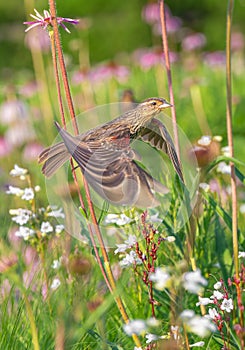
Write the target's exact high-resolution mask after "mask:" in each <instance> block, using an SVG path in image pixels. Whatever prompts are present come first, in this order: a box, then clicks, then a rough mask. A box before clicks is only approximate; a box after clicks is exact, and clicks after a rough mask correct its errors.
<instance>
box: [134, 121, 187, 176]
mask: <svg viewBox="0 0 245 350" xmlns="http://www.w3.org/2000/svg"><path fill="white" fill-rule="evenodd" d="M137 138H138V139H141V140H143V141H144V142H147V143H149V144H150V145H151V146H153V147H155V148H156V149H158V150H160V151H163V152H165V153H166V154H167V155H168V156H169V158H170V160H171V162H172V164H173V166H174V169H175V171H176V173H177V174H178V176H179V177H180V179H181V181H182V182H184V178H183V173H182V170H181V165H180V162H179V159H178V156H177V153H176V150H175V147H174V144H173V141H172V139H171V136H170V134H169V132H168V130H167V129H166V127H165V126H164V125H163V124H162V123H161V122H160V121H159V120H158V119H155V118H153V119H152V121H151V122H150V123H149V124H148V125H147V127H142V128H141V129H140V132H139V133H138V136H137Z"/></svg>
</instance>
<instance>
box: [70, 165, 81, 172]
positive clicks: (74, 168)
mask: <svg viewBox="0 0 245 350" xmlns="http://www.w3.org/2000/svg"><path fill="white" fill-rule="evenodd" d="M78 168H80V167H79V165H77V166H75V167H74V166H73V167H72V169H71V170H72V171H75V170H77V169H78Z"/></svg>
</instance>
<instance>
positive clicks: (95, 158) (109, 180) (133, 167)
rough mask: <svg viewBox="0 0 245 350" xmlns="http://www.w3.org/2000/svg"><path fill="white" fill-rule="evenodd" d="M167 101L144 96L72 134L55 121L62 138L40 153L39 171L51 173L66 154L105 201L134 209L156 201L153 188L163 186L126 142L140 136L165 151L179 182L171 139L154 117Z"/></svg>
mask: <svg viewBox="0 0 245 350" xmlns="http://www.w3.org/2000/svg"><path fill="white" fill-rule="evenodd" d="M171 106H172V105H171V104H170V103H169V102H167V101H166V100H165V99H163V98H160V97H153V98H148V99H146V100H144V101H143V102H141V103H139V104H137V105H136V106H135V107H133V108H132V109H130V110H129V111H126V112H125V113H123V114H122V115H120V116H119V117H117V118H115V119H113V120H111V121H109V122H107V123H105V124H102V125H99V126H97V127H95V128H93V129H91V130H88V131H87V132H85V133H82V134H79V135H77V136H72V135H71V134H70V133H68V132H67V131H66V130H65V129H63V128H61V126H60V125H59V124H58V123H57V122H55V125H56V127H57V129H58V132H59V134H60V136H61V138H62V140H63V141H62V142H59V143H57V144H55V145H53V146H51V147H48V148H46V149H44V150H43V151H42V152H41V153H40V155H39V158H38V162H39V163H44V164H43V166H42V173H43V174H44V175H45V176H46V177H47V178H49V177H51V176H52V175H53V174H54V173H55V172H56V170H57V169H58V168H60V167H61V166H62V165H63V164H64V163H65V162H66V161H67V160H69V159H71V157H72V158H73V159H74V160H75V161H76V163H77V165H78V167H80V168H81V170H82V173H83V175H84V177H85V179H86V180H87V182H88V183H89V185H90V186H91V187H92V188H93V189H94V190H95V192H97V193H98V194H99V195H100V196H101V197H102V198H103V199H104V200H106V201H107V202H109V203H111V204H113V205H124V206H125V205H127V206H135V207H139V208H142V207H143V208H148V207H155V206H157V205H159V204H160V203H159V201H158V200H157V199H156V197H155V195H154V193H155V192H160V193H166V187H165V186H163V184H162V183H161V182H159V181H157V180H156V179H154V178H153V177H152V176H151V175H150V174H149V173H148V172H147V171H146V170H145V169H143V167H142V166H140V164H139V155H138V154H137V152H136V151H134V150H133V149H132V147H131V145H132V142H133V141H134V140H141V141H144V142H146V143H148V144H150V145H151V146H152V147H154V148H155V149H157V150H159V151H162V152H164V153H166V154H167V155H168V157H169V158H170V160H171V162H172V165H173V167H174V169H175V172H176V173H177V174H178V176H179V178H180V180H181V181H182V182H183V183H184V178H183V173H182V169H181V164H180V161H179V159H178V156H177V153H176V150H175V147H174V144H173V141H172V138H171V136H170V134H169V132H168V130H167V128H166V127H165V125H164V124H163V123H162V122H161V121H159V120H158V119H156V118H155V116H157V115H158V114H159V113H160V112H161V111H162V110H164V109H165V108H169V107H171Z"/></svg>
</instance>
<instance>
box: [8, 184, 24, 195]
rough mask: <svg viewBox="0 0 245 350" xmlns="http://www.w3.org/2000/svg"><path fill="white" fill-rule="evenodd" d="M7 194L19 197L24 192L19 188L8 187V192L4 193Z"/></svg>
mask: <svg viewBox="0 0 245 350" xmlns="http://www.w3.org/2000/svg"><path fill="white" fill-rule="evenodd" d="M6 193H7V194H14V195H15V196H17V197H20V196H22V195H23V193H24V191H23V190H22V189H21V188H19V187H15V186H9V188H8V190H7V191H6Z"/></svg>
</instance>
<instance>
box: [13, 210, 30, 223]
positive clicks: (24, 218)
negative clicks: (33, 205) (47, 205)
mask: <svg viewBox="0 0 245 350" xmlns="http://www.w3.org/2000/svg"><path fill="white" fill-rule="evenodd" d="M9 213H10V215H16V216H14V217H12V220H13V221H14V222H16V224H18V225H25V224H26V223H27V222H28V221H29V219H30V216H31V214H32V212H31V211H30V210H26V209H22V208H19V209H10V211H9Z"/></svg>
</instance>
